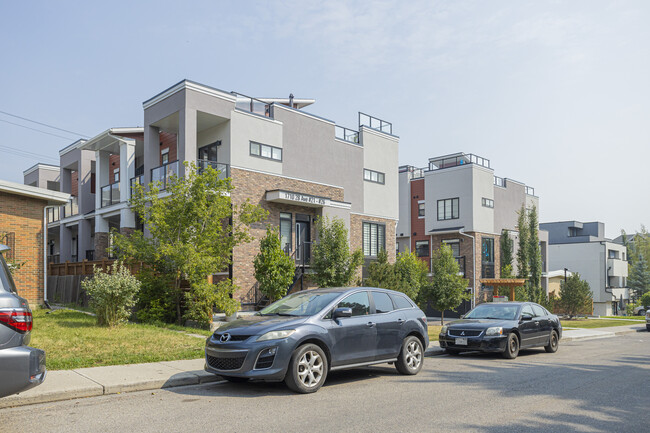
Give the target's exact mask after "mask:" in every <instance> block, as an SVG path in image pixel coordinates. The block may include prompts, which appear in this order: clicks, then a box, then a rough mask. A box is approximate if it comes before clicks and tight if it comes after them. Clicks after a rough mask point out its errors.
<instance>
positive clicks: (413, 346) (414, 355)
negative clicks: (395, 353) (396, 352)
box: [406, 340, 422, 370]
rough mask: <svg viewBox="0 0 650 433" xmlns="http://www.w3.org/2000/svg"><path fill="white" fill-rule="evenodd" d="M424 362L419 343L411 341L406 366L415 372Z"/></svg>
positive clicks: (407, 346) (407, 348)
mask: <svg viewBox="0 0 650 433" xmlns="http://www.w3.org/2000/svg"><path fill="white" fill-rule="evenodd" d="M421 362H422V350H420V345H419V344H418V343H417V341H415V340H413V341H410V342H409V343H408V344H407V345H406V365H407V366H408V367H409V368H410V369H411V370H415V369H417V368H418V367H419V366H420V363H421Z"/></svg>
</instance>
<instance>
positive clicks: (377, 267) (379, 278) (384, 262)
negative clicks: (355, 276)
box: [363, 250, 397, 290]
mask: <svg viewBox="0 0 650 433" xmlns="http://www.w3.org/2000/svg"><path fill="white" fill-rule="evenodd" d="M363 284H364V285H365V286H368V287H381V288H382V289H391V290H395V287H396V286H397V278H396V275H395V267H394V266H393V265H392V264H390V263H388V253H387V252H386V250H381V251H380V252H379V254H377V260H375V261H374V262H372V263H370V264H369V265H368V277H367V278H366V279H365V281H364V282H363Z"/></svg>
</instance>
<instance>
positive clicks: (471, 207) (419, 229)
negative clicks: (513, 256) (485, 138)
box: [397, 152, 547, 314]
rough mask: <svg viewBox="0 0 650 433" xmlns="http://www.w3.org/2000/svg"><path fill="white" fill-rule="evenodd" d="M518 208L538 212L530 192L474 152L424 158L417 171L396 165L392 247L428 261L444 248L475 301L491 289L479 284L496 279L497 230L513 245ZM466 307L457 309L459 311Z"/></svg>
mask: <svg viewBox="0 0 650 433" xmlns="http://www.w3.org/2000/svg"><path fill="white" fill-rule="evenodd" d="M522 204H523V205H525V207H526V208H532V206H533V205H534V206H536V207H537V208H538V209H539V198H538V197H537V196H536V195H535V192H534V189H533V188H531V187H529V186H526V185H525V184H523V183H521V182H517V181H515V180H512V179H507V178H502V177H497V176H495V175H494V170H493V169H492V167H491V165H490V160H488V159H486V158H483V157H480V156H477V155H474V154H468V153H462V152H461V153H455V154H451V155H445V156H440V157H434V158H430V159H429V165H428V166H427V167H423V168H416V167H414V166H408V165H407V166H401V167H400V168H399V215H400V216H399V223H398V225H397V249H398V251H414V252H415V253H416V254H417V255H418V257H420V258H421V259H422V260H425V261H426V262H427V263H430V259H431V256H432V252H433V251H434V250H437V249H438V248H440V245H441V244H442V243H445V244H448V245H449V246H450V247H451V249H452V251H453V253H454V256H455V257H456V260H457V261H458V264H459V266H460V269H461V273H462V274H463V275H464V276H465V277H466V278H467V279H468V280H469V287H470V289H471V290H472V291H473V293H474V298H475V299H476V298H478V297H479V296H480V292H481V289H482V288H483V289H488V290H491V287H490V286H487V285H484V284H483V283H482V282H481V281H482V280H487V279H494V278H499V277H500V266H501V261H500V236H501V233H502V230H508V231H509V232H510V234H511V235H512V238H513V239H514V241H515V247H516V243H517V238H518V232H517V217H518V214H517V212H518V211H519V210H520V208H521V206H522ZM539 238H540V246H541V251H542V262H543V278H542V286H543V288H544V289H545V290H547V281H546V278H545V272H546V270H547V266H546V261H547V260H546V257H547V238H546V233H544V232H543V231H540V235H539ZM514 265H515V269H514V271H515V272H516V263H515V264H514ZM468 307H469V305H465V306H463V307H461V310H460V313H461V314H462V312H463V310H464V309H466V308H468Z"/></svg>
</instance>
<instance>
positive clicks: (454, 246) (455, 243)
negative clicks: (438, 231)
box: [442, 239, 460, 257]
mask: <svg viewBox="0 0 650 433" xmlns="http://www.w3.org/2000/svg"><path fill="white" fill-rule="evenodd" d="M442 242H443V243H444V244H447V245H449V248H451V252H452V254H453V255H454V257H460V240H458V239H450V240H444V241H442Z"/></svg>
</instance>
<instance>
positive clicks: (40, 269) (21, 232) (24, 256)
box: [0, 180, 69, 306]
mask: <svg viewBox="0 0 650 433" xmlns="http://www.w3.org/2000/svg"><path fill="white" fill-rule="evenodd" d="M68 199H69V194H64V193H60V192H57V191H51V190H48V189H44V188H38V187H34V186H29V185H22V184H19V183H14V182H8V181H4V180H0V236H1V239H0V243H2V244H6V245H7V246H8V247H10V248H11V250H10V251H7V252H6V253H4V255H5V259H7V261H8V262H12V261H13V262H15V263H23V265H22V267H21V268H20V269H18V270H16V271H15V272H14V280H15V282H16V287H17V289H18V294H19V295H20V296H22V297H24V298H26V299H27V300H28V301H29V303H30V304H31V305H32V306H34V305H39V304H42V303H43V300H44V299H47V293H46V287H45V281H46V278H45V272H46V267H45V254H46V252H45V245H46V244H47V239H46V237H47V235H46V233H47V231H46V230H44V228H45V224H46V223H45V220H46V209H47V208H49V207H51V206H59V205H62V204H65V203H66V202H67V201H68Z"/></svg>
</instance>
